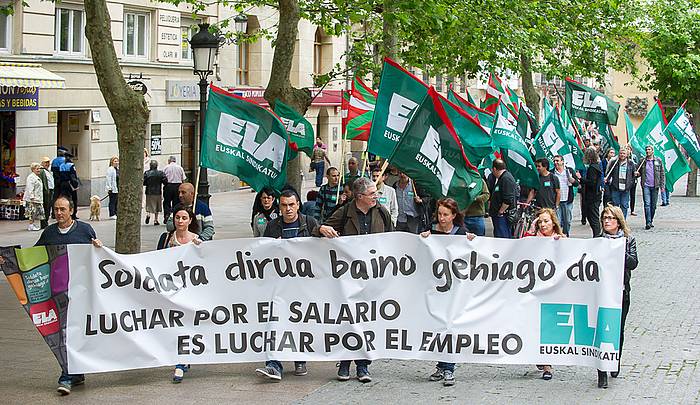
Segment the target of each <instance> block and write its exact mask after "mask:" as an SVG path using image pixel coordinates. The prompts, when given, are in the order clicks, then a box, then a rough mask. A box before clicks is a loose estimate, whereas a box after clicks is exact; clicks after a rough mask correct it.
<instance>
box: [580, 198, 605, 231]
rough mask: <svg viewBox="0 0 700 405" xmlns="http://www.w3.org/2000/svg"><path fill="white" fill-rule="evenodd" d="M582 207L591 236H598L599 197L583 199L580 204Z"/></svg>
mask: <svg viewBox="0 0 700 405" xmlns="http://www.w3.org/2000/svg"><path fill="white" fill-rule="evenodd" d="M581 206H582V208H583V211H584V212H583V217H584V218H586V221H588V224H589V225H590V226H591V231H593V237H594V238H595V237H596V236H600V232H601V226H600V198H599V199H597V200H593V201H590V200H588V201H584V202H583V204H582V205H581Z"/></svg>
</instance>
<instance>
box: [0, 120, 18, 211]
mask: <svg viewBox="0 0 700 405" xmlns="http://www.w3.org/2000/svg"><path fill="white" fill-rule="evenodd" d="M0 164H1V165H2V167H1V169H2V177H1V178H0V198H14V197H15V195H16V194H17V187H16V183H15V182H16V180H19V179H18V178H16V176H17V162H16V160H15V112H14V111H3V112H0Z"/></svg>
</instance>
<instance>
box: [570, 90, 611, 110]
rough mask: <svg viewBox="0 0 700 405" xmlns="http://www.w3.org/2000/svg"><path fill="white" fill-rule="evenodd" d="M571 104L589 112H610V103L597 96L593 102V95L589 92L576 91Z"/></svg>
mask: <svg viewBox="0 0 700 405" xmlns="http://www.w3.org/2000/svg"><path fill="white" fill-rule="evenodd" d="M571 104H573V105H575V106H576V107H579V108H584V109H587V110H600V111H601V112H603V113H607V111H608V101H607V100H606V99H605V97H603V96H595V97H594V98H593V99H592V100H591V93H589V92H587V91H580V90H574V91H573V92H572V95H571Z"/></svg>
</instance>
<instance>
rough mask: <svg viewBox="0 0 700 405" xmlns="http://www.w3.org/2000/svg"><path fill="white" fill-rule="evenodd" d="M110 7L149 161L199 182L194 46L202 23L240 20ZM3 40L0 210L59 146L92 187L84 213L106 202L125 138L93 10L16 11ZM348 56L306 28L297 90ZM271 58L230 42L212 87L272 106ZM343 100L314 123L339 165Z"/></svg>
mask: <svg viewBox="0 0 700 405" xmlns="http://www.w3.org/2000/svg"><path fill="white" fill-rule="evenodd" d="M107 4H108V8H109V13H110V16H111V34H112V38H113V40H114V47H115V51H116V53H117V57H118V58H119V63H120V66H121V69H122V73H123V75H124V78H125V79H126V80H127V82H130V83H131V84H132V87H133V88H134V89H135V91H145V95H144V97H145V100H146V102H147V103H148V105H149V108H150V110H151V114H150V122H149V125H148V128H147V134H146V139H144V149H145V150H146V151H147V152H148V153H149V154H150V155H151V157H152V159H154V160H157V161H158V162H159V167H162V166H163V165H164V164H165V163H166V161H167V158H168V156H170V155H173V156H175V157H176V158H177V159H178V162H180V163H181V164H182V165H183V167H184V168H185V170H186V172H187V173H188V177H189V178H190V179H191V178H192V177H193V176H192V172H193V168H192V162H193V149H194V148H193V145H194V142H195V139H196V136H195V134H197V133H198V131H199V87H198V84H197V81H198V79H197V78H196V77H195V76H194V74H193V68H192V52H191V49H190V48H189V44H188V42H187V39H189V38H190V37H191V36H192V35H193V34H194V33H195V32H196V31H197V27H196V23H198V22H200V21H201V22H209V23H214V22H217V21H219V20H221V19H230V18H232V17H233V16H234V15H233V14H232V13H234V11H233V10H231V9H228V8H225V7H222V6H211V7H208V8H207V9H206V10H204V11H203V12H200V13H199V15H198V18H201V20H200V21H195V20H193V19H192V12H191V10H190V9H188V8H187V6H186V5H180V6H177V7H176V6H174V5H169V4H164V3H157V2H151V1H146V0H127V1H112V2H110V1H108V3H107ZM276 16H277V13H276V11H275V10H271V9H265V8H259V9H254V10H249V11H248V13H247V15H246V17H247V24H246V25H247V27H245V29H246V31H247V32H248V33H254V32H255V30H257V29H259V28H261V27H271V26H273V25H274V24H275V23H276V18H277V17H276ZM232 26H233V24H232ZM0 34H1V35H0V85H1V87H0V134H1V137H2V138H1V140H2V143H1V145H2V146H1V149H0V155H1V156H2V170H3V177H2V179H1V180H0V198H11V197H14V196H15V195H16V194H17V193H19V192H21V191H22V189H23V186H24V183H25V179H26V176H27V174H28V173H29V166H30V165H31V163H32V162H38V161H40V160H41V158H42V157H44V156H48V157H51V158H53V157H54V156H56V150H57V147H58V146H63V147H65V148H66V149H68V150H69V152H70V153H71V154H72V155H73V156H74V158H73V160H74V163H75V166H76V170H77V173H78V176H79V178H80V179H81V182H82V185H81V187H80V190H79V203H80V204H87V203H88V201H89V197H90V196H91V195H99V196H104V195H105V194H106V190H105V173H106V170H107V167H108V163H109V159H110V158H111V157H112V156H116V155H118V145H117V132H116V127H115V125H114V122H113V120H112V117H111V115H110V113H109V110H108V109H107V106H106V103H105V101H104V98H103V97H102V93H101V92H100V89H99V86H98V83H97V77H96V75H95V71H94V68H93V65H92V60H91V55H90V47H89V44H88V41H87V39H86V38H85V12H84V6H83V3H82V2H81V1H75V2H72V1H70V0H65V1H61V2H47V1H40V0H29V1H28V2H27V5H26V6H22V5H16V7H15V13H14V15H10V16H0ZM344 51H345V40H344V39H342V38H337V37H330V36H326V35H324V33H323V31H322V30H321V29H320V28H317V27H315V26H313V25H311V24H310V23H308V22H306V21H302V22H300V24H299V38H298V41H297V47H296V50H295V57H294V69H293V72H292V77H291V79H292V84H293V85H295V86H297V87H313V86H312V85H313V74H314V73H317V74H320V73H325V72H327V71H328V70H330V68H331V67H332V66H334V65H335V64H336V63H338V62H339V61H340V55H342V54H343V53H344ZM272 58H273V48H272V46H271V43H270V41H269V40H266V39H260V40H258V41H256V42H254V43H251V44H240V45H237V44H236V43H235V41H229V42H227V43H224V44H223V45H222V46H221V48H220V49H219V56H218V64H217V67H216V71H215V74H214V75H212V76H210V77H209V80H211V81H212V82H213V83H214V84H215V85H217V86H219V87H222V88H227V89H230V90H232V91H234V92H238V93H241V92H248V93H251V94H252V93H255V94H262V92H264V89H265V85H266V84H267V81H268V80H269V75H270V70H271V66H272ZM342 88H344V83H337V84H335V83H334V84H331V85H329V86H327V87H326V88H325V89H324V90H323V92H322V93H323V94H322V95H323V96H325V97H317V99H316V100H318V102H315V103H313V104H312V106H311V108H310V109H309V110H308V111H307V114H306V116H307V119H308V120H309V121H310V122H311V123H312V124H313V125H314V126H315V127H316V128H315V131H316V133H317V134H318V135H319V136H321V138H322V139H323V141H324V143H326V144H327V145H328V148H329V152H330V155H331V158H332V161H333V162H334V163H335V164H337V163H336V162H339V161H340V160H341V151H342V150H343V147H342V145H341V138H340V131H341V128H340V120H341V119H340V89H342ZM25 93H30V94H29V96H27V94H25ZM23 100H25V101H23ZM27 100H28V101H27ZM316 100H315V101H316ZM25 104H27V105H25ZM32 104H34V105H32ZM306 162H308V160H307V161H306ZM307 166H308V165H307ZM209 182H210V184H211V191H225V190H231V189H235V188H237V187H238V186H239V182H238V180H237V179H236V178H235V177H233V176H230V175H226V174H223V173H217V172H213V171H210V176H209Z"/></svg>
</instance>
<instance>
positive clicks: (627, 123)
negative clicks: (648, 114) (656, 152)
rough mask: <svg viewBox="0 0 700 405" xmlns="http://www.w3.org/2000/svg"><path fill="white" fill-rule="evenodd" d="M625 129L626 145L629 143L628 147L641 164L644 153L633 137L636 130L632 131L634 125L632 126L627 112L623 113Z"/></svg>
mask: <svg viewBox="0 0 700 405" xmlns="http://www.w3.org/2000/svg"><path fill="white" fill-rule="evenodd" d="M625 129H626V130H627V143H629V144H630V146H631V147H632V153H633V154H634V156H635V157H636V158H637V161H638V162H641V161H642V159H644V156H645V155H646V152H645V151H644V148H642V146H641V145H640V144H639V142H638V141H637V138H636V137H635V136H634V133H635V132H636V131H637V130H636V129H634V125H633V124H632V120H631V119H630V116H629V115H627V111H625Z"/></svg>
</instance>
